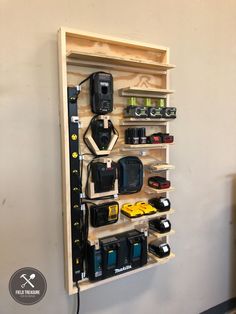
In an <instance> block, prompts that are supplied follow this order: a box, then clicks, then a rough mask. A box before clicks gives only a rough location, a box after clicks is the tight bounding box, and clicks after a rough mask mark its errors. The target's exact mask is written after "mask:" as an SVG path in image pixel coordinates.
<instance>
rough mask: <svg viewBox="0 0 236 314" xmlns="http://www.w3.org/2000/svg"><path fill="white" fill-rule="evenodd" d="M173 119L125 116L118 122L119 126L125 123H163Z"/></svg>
mask: <svg viewBox="0 0 236 314" xmlns="http://www.w3.org/2000/svg"><path fill="white" fill-rule="evenodd" d="M171 120H173V119H150V118H146V119H135V118H126V119H122V120H121V122H120V126H126V125H144V126H148V125H163V124H166V123H167V122H170V121H171Z"/></svg>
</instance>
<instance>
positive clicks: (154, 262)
mask: <svg viewBox="0 0 236 314" xmlns="http://www.w3.org/2000/svg"><path fill="white" fill-rule="evenodd" d="M174 257H175V254H174V253H170V255H169V256H168V257H165V258H158V257H156V256H154V255H153V254H151V253H148V263H147V264H146V265H144V266H142V267H140V268H136V269H134V270H131V271H128V272H126V273H123V274H120V275H117V276H114V277H110V278H107V279H104V280H100V281H97V282H91V281H89V280H87V279H86V280H84V281H81V282H80V283H79V286H80V291H81V292H82V291H86V290H88V289H91V288H95V287H98V286H101V285H105V284H107V283H109V282H112V281H114V280H118V279H122V278H125V277H128V276H131V275H133V274H137V273H139V272H142V271H144V270H147V269H151V268H153V267H156V266H158V265H162V264H165V263H167V262H168V261H169V260H171V259H173V258H174ZM77 292H78V289H77V287H76V286H74V289H73V294H75V293H77Z"/></svg>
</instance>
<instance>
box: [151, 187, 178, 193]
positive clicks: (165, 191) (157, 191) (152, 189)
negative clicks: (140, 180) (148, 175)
mask: <svg viewBox="0 0 236 314" xmlns="http://www.w3.org/2000/svg"><path fill="white" fill-rule="evenodd" d="M145 190H146V193H147V194H163V193H168V192H172V191H174V190H175V188H173V187H170V188H168V189H162V190H158V189H154V188H151V187H150V186H147V187H146V188H145Z"/></svg>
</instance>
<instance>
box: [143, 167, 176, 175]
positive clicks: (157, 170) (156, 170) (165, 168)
mask: <svg viewBox="0 0 236 314" xmlns="http://www.w3.org/2000/svg"><path fill="white" fill-rule="evenodd" d="M146 168H147V170H148V171H149V172H151V173H155V172H160V171H168V170H173V169H175V166H174V165H156V166H146Z"/></svg>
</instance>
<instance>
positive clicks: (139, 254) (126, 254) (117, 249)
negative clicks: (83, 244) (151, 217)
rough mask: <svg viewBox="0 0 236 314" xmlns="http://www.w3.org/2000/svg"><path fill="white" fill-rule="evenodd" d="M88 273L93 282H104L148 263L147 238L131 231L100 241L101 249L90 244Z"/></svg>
mask: <svg viewBox="0 0 236 314" xmlns="http://www.w3.org/2000/svg"><path fill="white" fill-rule="evenodd" d="M87 255H88V265H87V273H88V278H89V280H91V281H96V280H102V279H106V278H109V277H112V276H116V275H119V274H121V273H124V272H127V271H131V270H132V269H135V268H139V267H142V266H143V265H145V264H146V263H147V236H146V235H145V234H144V233H143V232H140V231H138V230H135V229H133V230H130V231H127V232H124V233H119V234H116V235H113V236H110V237H105V238H101V239H99V249H96V248H95V245H90V244H89V243H88V254H87Z"/></svg>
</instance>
